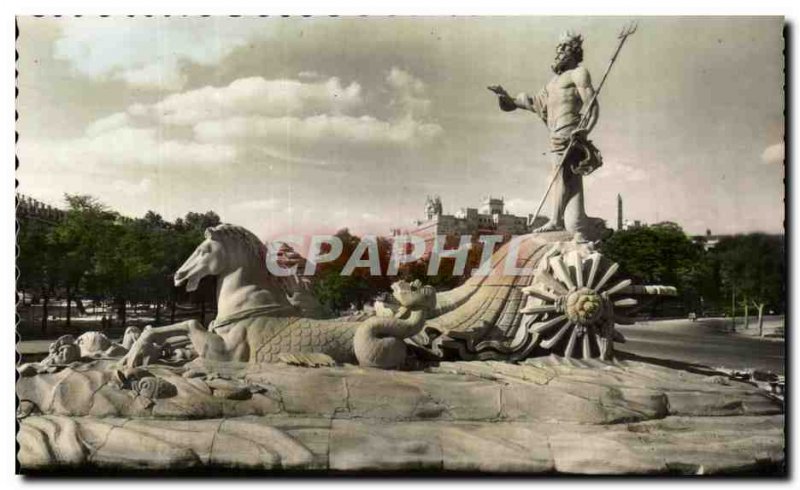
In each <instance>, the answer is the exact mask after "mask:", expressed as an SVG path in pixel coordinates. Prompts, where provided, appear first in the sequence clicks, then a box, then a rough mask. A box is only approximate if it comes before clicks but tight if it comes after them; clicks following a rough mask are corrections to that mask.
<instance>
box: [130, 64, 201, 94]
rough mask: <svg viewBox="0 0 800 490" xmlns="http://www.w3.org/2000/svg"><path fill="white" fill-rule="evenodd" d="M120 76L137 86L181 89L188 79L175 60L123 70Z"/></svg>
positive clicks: (131, 84)
mask: <svg viewBox="0 0 800 490" xmlns="http://www.w3.org/2000/svg"><path fill="white" fill-rule="evenodd" d="M119 77H120V78H122V79H123V80H125V81H126V82H128V85H130V86H132V87H135V88H149V87H157V88H160V89H162V90H180V89H181V88H183V86H184V85H186V81H187V77H186V75H185V74H183V73H182V72H181V70H180V68H179V67H178V65H177V64H176V63H175V62H172V63H152V64H149V65H145V66H142V67H140V68H134V69H131V70H126V71H123V72H121V73H119Z"/></svg>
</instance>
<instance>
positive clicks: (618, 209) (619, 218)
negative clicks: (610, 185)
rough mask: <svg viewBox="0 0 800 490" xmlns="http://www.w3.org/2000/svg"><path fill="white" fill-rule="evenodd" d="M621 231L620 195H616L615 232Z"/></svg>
mask: <svg viewBox="0 0 800 490" xmlns="http://www.w3.org/2000/svg"><path fill="white" fill-rule="evenodd" d="M621 229H622V195H621V194H617V230H621Z"/></svg>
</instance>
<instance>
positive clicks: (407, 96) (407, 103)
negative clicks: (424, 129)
mask: <svg viewBox="0 0 800 490" xmlns="http://www.w3.org/2000/svg"><path fill="white" fill-rule="evenodd" d="M386 83H387V84H388V85H389V87H391V89H392V90H393V92H394V97H393V98H392V100H391V102H390V105H392V106H395V107H397V108H399V109H400V110H401V111H402V112H403V113H405V114H407V115H411V116H425V115H427V114H428V112H429V111H430V107H431V101H430V99H428V98H426V97H425V96H424V95H425V92H426V86H425V82H423V81H422V80H420V79H419V78H417V77H415V76H414V75H412V74H410V73H408V72H407V71H405V70H402V69H400V68H397V67H396V66H393V67H392V69H391V70H389V74H388V75H387V76H386Z"/></svg>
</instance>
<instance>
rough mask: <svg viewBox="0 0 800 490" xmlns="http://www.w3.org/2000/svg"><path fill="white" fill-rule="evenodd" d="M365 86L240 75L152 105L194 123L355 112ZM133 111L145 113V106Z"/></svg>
mask: <svg viewBox="0 0 800 490" xmlns="http://www.w3.org/2000/svg"><path fill="white" fill-rule="evenodd" d="M363 102H364V101H363V98H362V94H361V85H359V84H358V83H356V82H352V83H350V84H349V85H347V86H344V85H342V82H341V81H340V80H339V79H338V78H335V77H333V78H329V79H328V80H325V81H319V82H311V83H306V82H301V81H298V80H286V79H284V80H265V79H264V78H261V77H251V78H240V79H238V80H235V81H234V82H232V83H231V84H230V85H228V86H226V87H203V88H200V89H196V90H190V91H188V92H184V93H180V94H174V95H170V96H168V97H167V98H165V99H163V100H162V101H160V102H158V103H156V104H154V105H152V106H150V108H149V113H150V115H151V116H153V117H155V118H158V119H160V120H161V121H164V122H167V123H170V124H178V125H191V124H196V123H199V122H202V121H207V120H210V119H222V118H226V117H231V116H241V115H249V114H259V115H265V116H297V115H312V114H324V113H333V114H345V113H352V112H353V111H354V110H355V109H357V108H358V107H360V106H361V105H362V104H363ZM131 109H132V111H134V112H138V113H141V112H142V110H143V108H142V107H141V106H134V107H132V108H131Z"/></svg>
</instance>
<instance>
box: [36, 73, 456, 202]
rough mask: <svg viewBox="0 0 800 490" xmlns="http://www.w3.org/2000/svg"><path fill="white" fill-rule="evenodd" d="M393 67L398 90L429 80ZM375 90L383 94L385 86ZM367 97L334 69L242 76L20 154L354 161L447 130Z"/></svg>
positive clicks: (169, 162) (58, 160)
mask: <svg viewBox="0 0 800 490" xmlns="http://www.w3.org/2000/svg"><path fill="white" fill-rule="evenodd" d="M392 73H393V74H392ZM392 73H390V77H389V79H388V81H387V84H389V85H390V86H391V90H393V91H395V92H396V93H397V94H401V95H402V94H411V95H412V96H414V94H419V93H421V91H423V90H424V83H422V81H421V80H419V79H416V78H415V77H413V76H411V75H410V74H408V73H406V72H401V71H393V72H392ZM373 90H374V91H375V92H376V93H380V87H375V88H374V89H373ZM365 99H366V97H365V95H364V89H363V88H362V86H361V84H360V83H358V82H357V81H352V82H350V83H347V84H344V83H342V82H341V80H340V79H338V78H336V77H331V78H328V79H324V80H322V79H321V80H316V81H301V80H290V79H276V80H267V79H264V78H262V77H248V78H241V79H237V80H235V81H233V82H232V83H230V84H228V85H226V86H222V87H211V86H206V87H203V88H199V89H194V90H188V91H184V92H179V93H175V94H170V95H168V96H166V97H164V98H162V99H161V100H157V101H155V102H153V103H149V104H145V103H135V104H132V105H130V106H129V107H128V108H127V109H126V110H125V111H122V112H116V113H112V114H109V115H107V116H105V117H101V118H99V119H97V120H95V121H94V122H92V123H91V124H89V125H88V126H87V127H86V128H85V129H84V132H83V135H82V136H80V137H77V138H73V139H65V140H50V141H39V142H36V141H30V142H27V144H26V145H25V149H24V150H23V153H24V154H25V158H26V160H27V161H28V162H31V161H33V162H39V163H31V165H33V166H40V167H41V168H42V169H47V168H51V169H53V168H59V169H60V170H67V169H75V170H77V171H86V170H87V169H94V170H95V171H98V172H108V170H106V169H108V168H110V167H112V166H127V167H130V168H136V167H156V166H157V167H158V168H160V169H164V170H167V169H169V168H171V167H183V168H192V169H197V171H200V169H202V168H218V167H219V166H220V165H230V164H234V163H236V162H240V161H241V162H249V163H259V164H262V165H264V166H265V168H267V169H269V170H272V164H273V163H274V162H276V161H283V162H287V163H289V164H291V165H302V166H307V167H327V166H331V165H333V164H335V163H339V162H346V163H347V164H352V163H353V162H356V161H360V160H359V159H362V158H374V155H375V154H376V153H375V152H376V151H379V152H385V151H391V150H392V149H400V148H403V149H406V148H415V147H419V146H420V145H426V144H428V143H430V142H432V141H434V140H436V139H437V138H438V137H439V136H440V135H441V134H442V132H443V128H442V127H441V126H440V125H439V124H437V123H436V122H433V121H430V120H429V119H428V118H425V117H415V116H414V114H413V113H414V112H418V111H415V110H406V109H402V110H398V111H395V114H394V115H391V114H390V115H389V116H388V117H383V118H379V117H376V116H374V115H371V114H369V112H368V110H367V109H368V107H367V106H366V104H365ZM382 155H386V154H385V153H382ZM120 186H122V184H120ZM120 189H122V187H120ZM262 204H263V203H262ZM263 209H266V208H262V210H263Z"/></svg>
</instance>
